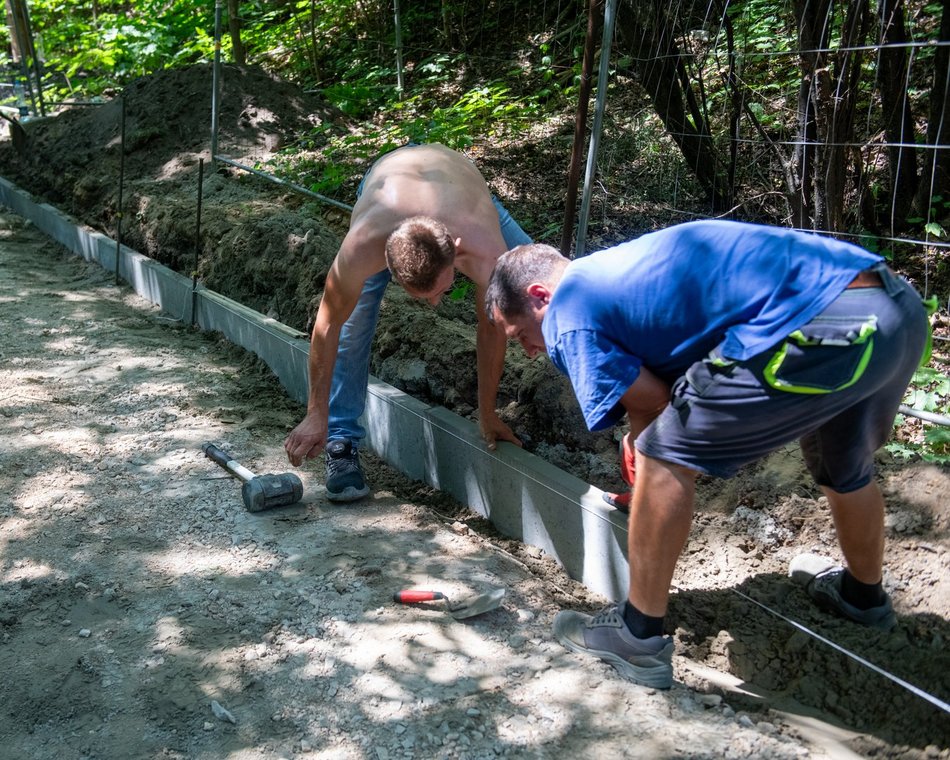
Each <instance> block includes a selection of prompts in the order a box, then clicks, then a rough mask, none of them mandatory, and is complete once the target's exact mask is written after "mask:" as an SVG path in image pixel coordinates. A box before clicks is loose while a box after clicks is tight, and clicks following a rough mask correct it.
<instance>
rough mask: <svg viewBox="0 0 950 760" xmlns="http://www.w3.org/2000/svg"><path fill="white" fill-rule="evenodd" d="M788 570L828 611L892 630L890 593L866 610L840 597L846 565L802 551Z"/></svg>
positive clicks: (894, 621)
mask: <svg viewBox="0 0 950 760" xmlns="http://www.w3.org/2000/svg"><path fill="white" fill-rule="evenodd" d="M788 574H789V576H790V577H791V579H792V580H793V581H795V582H796V583H799V584H801V585H802V586H804V587H805V591H806V592H807V593H808V596H810V597H811V598H812V599H813V600H814V601H815V604H817V605H818V606H819V607H820V608H821V609H823V610H825V611H826V612H832V613H834V614H836V615H839V616H841V617H844V618H847V619H848V620H851V621H854V622H855V623H860V624H861V625H866V626H868V627H869V628H876V629H877V630H879V631H890V630H891V629H892V628H893V627H894V626H895V625H897V616H896V615H895V614H894V608H893V607H892V606H891V600H890V597H888V598H886V599H885V600H884V604H881V605H878V606H877V607H871V608H870V609H867V610H862V609H859V608H857V607H855V606H854V605H853V604H849V603H848V602H846V601H845V600H844V599H843V598H842V597H841V579H842V577H843V576H844V568H843V567H840V566H838V565H835V564H834V563H832V562H831V560H829V559H826V558H824V557H821V556H820V555H817V554H801V555H799V556H797V557H795V558H794V559H793V560H792V562H791V564H790V565H789V569H788Z"/></svg>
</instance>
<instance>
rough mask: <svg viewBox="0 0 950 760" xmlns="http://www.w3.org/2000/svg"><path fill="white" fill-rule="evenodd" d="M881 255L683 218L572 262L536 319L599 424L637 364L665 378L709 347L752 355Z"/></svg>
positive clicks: (587, 414)
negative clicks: (675, 223) (679, 221)
mask: <svg viewBox="0 0 950 760" xmlns="http://www.w3.org/2000/svg"><path fill="white" fill-rule="evenodd" d="M880 260H881V257H880V256H877V255H875V254H872V253H869V252H867V251H865V250H863V249H862V248H858V247H857V246H855V245H852V244H850V243H845V242H842V241H840V240H835V239H834V238H829V237H824V236H820V235H815V234H811V233H805V232H797V231H794V230H788V229H782V228H779V227H767V226H764V225H757V224H746V223H743V222H731V221H719V220H715V221H700V222H689V223H687V224H680V225H676V226H674V227H669V228H667V229H665V230H661V231H659V232H654V233H650V234H648V235H644V236H643V237H640V238H637V239H636V240H632V241H630V242H628V243H623V244H621V245H618V246H615V247H613V248H608V249H607V250H604V251H600V252H598V253H593V254H591V255H589V256H585V257H583V258H581V259H577V260H576V261H573V262H571V264H570V265H569V266H568V267H567V269H566V270H565V272H564V276H563V277H562V279H561V281H560V284H559V285H558V287H557V289H556V290H555V292H554V295H553V297H552V298H551V302H550V303H549V304H548V308H547V313H546V314H545V316H544V321H543V323H542V325H541V329H542V333H543V335H544V342H545V344H546V346H547V350H548V355H549V356H550V357H551V361H553V362H554V365H555V366H556V367H557V368H558V369H559V370H560V371H561V372H563V373H564V374H566V375H567V376H568V377H569V378H570V380H571V384H572V385H573V386H574V393H575V395H576V396H577V400H578V402H579V403H580V406H581V411H582V412H583V414H584V419H585V421H586V422H587V426H588V427H589V428H590V429H591V430H600V429H602V428H605V427H608V426H610V425H613V424H615V423H616V422H617V421H618V420H619V419H620V417H621V416H622V415H623V409H622V407H620V406H619V401H620V398H621V397H622V396H623V394H624V393H625V392H626V391H627V389H628V388H629V387H630V386H631V385H632V384H633V382H634V380H636V379H637V376H638V375H639V374H640V367H641V366H645V367H646V368H647V369H649V370H650V371H652V372H653V373H654V374H656V375H658V376H659V377H660V378H662V379H663V380H664V381H666V382H667V383H669V384H672V383H673V382H674V381H675V380H677V379H678V378H679V377H681V376H682V375H683V374H684V373H685V372H686V370H687V368H689V366H690V365H691V364H693V362H695V361H698V360H701V359H703V358H705V357H706V356H707V355H708V354H709V352H710V351H711V350H712V349H713V348H715V347H716V346H720V349H719V351H720V353H721V354H722V355H723V356H724V357H727V358H730V359H737V360H744V359H748V358H749V357H752V356H755V355H756V354H758V353H761V352H762V351H764V350H766V349H767V348H769V347H770V346H773V345H775V344H776V343H778V342H779V341H780V340H781V339H782V338H784V337H785V336H787V335H788V334H789V333H791V332H793V331H794V330H797V329H798V328H799V327H801V326H803V325H805V324H807V323H808V322H809V321H810V320H811V319H812V318H813V317H815V316H817V315H818V314H820V313H821V312H822V311H824V309H825V307H827V306H828V305H829V304H830V303H831V302H832V301H834V300H835V298H837V297H838V295H839V294H840V293H841V292H842V291H843V290H844V289H845V288H846V287H847V285H848V284H849V283H850V282H851V280H853V279H854V276H855V275H856V274H857V273H858V272H860V271H861V270H864V269H867V268H869V267H871V266H873V265H874V264H875V263H876V262H878V261H880ZM720 344H721V345H720Z"/></svg>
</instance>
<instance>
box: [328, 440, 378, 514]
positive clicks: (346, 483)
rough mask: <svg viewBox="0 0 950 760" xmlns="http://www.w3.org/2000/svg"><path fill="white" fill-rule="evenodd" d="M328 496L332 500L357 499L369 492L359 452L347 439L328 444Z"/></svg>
mask: <svg viewBox="0 0 950 760" xmlns="http://www.w3.org/2000/svg"><path fill="white" fill-rule="evenodd" d="M326 455H327V457H326V458H327V498H328V499H329V500H330V501H356V500H357V499H362V498H363V497H364V496H366V494H368V493H369V486H368V485H366V478H365V477H363V468H362V467H360V457H359V452H358V451H357V450H356V449H355V448H353V444H352V443H350V442H349V441H346V440H336V441H330V442H329V443H328V444H327V449H326Z"/></svg>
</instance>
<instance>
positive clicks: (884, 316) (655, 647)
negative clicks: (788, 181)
mask: <svg viewBox="0 0 950 760" xmlns="http://www.w3.org/2000/svg"><path fill="white" fill-rule="evenodd" d="M486 310H487V312H488V314H489V315H490V317H491V318H493V319H494V321H495V322H496V324H499V325H500V326H502V327H503V328H504V330H505V332H506V334H507V335H508V337H509V338H511V339H515V340H518V341H520V343H521V344H522V346H523V347H524V349H525V351H526V352H527V353H528V354H529V355H534V354H537V353H539V352H546V353H547V354H548V355H549V356H550V358H551V360H552V361H553V363H554V364H555V366H556V367H557V368H558V369H559V370H561V371H562V372H564V373H565V374H566V375H567V376H568V377H569V378H570V381H571V384H572V385H573V388H574V392H575V395H576V396H577V399H578V402H579V403H580V407H581V410H582V412H583V414H584V418H585V420H586V423H587V425H588V427H589V428H590V429H591V430H600V429H603V428H606V427H609V426H611V425H614V424H616V423H618V422H620V421H621V420H622V418H623V416H624V415H626V417H627V419H628V420H629V423H630V433H629V439H628V440H627V441H625V445H624V446H623V447H622V460H623V461H622V463H621V466H622V468H623V469H624V470H625V471H626V472H625V474H626V478H627V480H628V482H633V479H634V474H635V478H636V480H635V487H634V489H633V496H632V500H631V503H630V516H629V533H628V547H627V549H628V560H629V567H630V579H629V583H630V585H629V593H628V598H627V600H626V601H625V602H622V603H620V604H618V605H616V606H612V607H609V608H608V609H606V610H604V611H603V612H601V613H600V614H598V615H596V616H593V617H591V616H588V615H583V614H581V613H578V612H574V611H562V612H560V613H559V614H558V616H557V618H556V619H555V623H554V633H555V635H556V637H557V638H558V639H559V641H560V642H561V643H562V644H563V645H564V646H566V647H567V648H569V649H571V650H573V651H576V652H582V653H587V654H591V655H593V656H595V657H599V658H601V659H603V660H605V661H607V662H609V663H610V664H611V665H613V666H614V667H615V668H617V669H618V670H619V671H620V673H621V674H622V675H624V676H625V677H627V678H629V679H630V680H633V681H635V682H637V683H641V684H645V685H648V686H653V687H657V688H668V687H669V686H670V685H671V683H672V677H673V675H672V653H673V642H672V640H671V639H670V638H669V637H668V636H665V635H664V616H665V614H666V612H667V602H668V598H669V593H670V583H671V581H672V578H673V573H674V569H675V566H676V562H677V560H678V558H679V555H680V553H681V551H682V549H683V547H684V545H685V543H686V539H687V535H688V533H689V530H690V523H691V519H692V514H693V502H694V489H695V480H696V476H697V474H699V473H703V474H706V475H711V476H717V477H723V478H728V477H730V476H732V475H734V474H735V473H736V471H737V470H738V469H739V468H740V467H741V466H742V465H744V464H747V463H749V462H752V461H755V460H757V459H759V458H761V457H764V456H765V455H767V454H768V453H770V452H772V451H774V450H776V449H778V448H780V447H781V446H784V445H786V444H788V443H789V442H793V441H796V440H797V441H799V442H800V445H801V449H802V452H803V454H804V459H805V463H806V465H807V467H808V470H809V471H810V473H811V475H812V476H813V477H814V479H815V481H816V483H817V484H818V485H819V486H820V487H821V490H822V492H823V493H824V494H825V496H826V497H827V499H828V503H829V505H830V509H831V514H832V517H833V519H834V524H835V528H836V531H837V537H838V542H839V545H840V548H841V552H842V554H843V556H844V559H845V567H843V568H842V567H834V566H833V563H827V564H820V565H817V566H816V564H815V563H814V562H813V561H807V560H806V561H803V562H793V566H792V568H791V571H792V572H791V574H792V576H793V578H795V579H796V580H798V581H799V582H802V583H803V584H805V586H806V589H807V592H808V593H809V595H810V596H811V597H812V598H813V599H814V600H815V601H816V602H817V603H818V604H819V605H820V606H822V607H823V608H825V609H827V610H830V611H832V612H834V613H836V614H839V615H842V616H844V617H846V618H849V619H851V620H853V621H856V622H858V623H861V624H863V625H867V626H871V627H874V628H879V629H884V630H889V629H890V628H892V627H893V626H894V625H895V622H896V620H895V616H894V611H893V608H892V606H891V602H890V599H889V598H888V595H887V593H886V592H885V591H884V589H883V586H882V583H881V580H882V566H883V555H884V501H883V498H882V496H881V492H880V490H879V489H878V487H877V485H876V484H875V482H874V480H873V473H874V461H873V460H874V452H875V451H876V450H877V449H878V448H879V447H880V446H881V445H882V444H883V443H884V441H885V440H886V438H887V437H888V435H889V433H890V431H891V428H892V426H893V422H894V417H895V414H896V412H897V408H898V405H899V403H900V401H901V399H902V397H903V395H904V392H905V390H906V387H907V384H908V382H909V381H910V378H911V376H912V375H913V373H914V370H915V368H916V367H917V366H918V363H919V362H920V360H921V356H922V353H923V351H924V347H925V344H926V342H927V336H928V320H927V316H926V310H925V309H924V308H923V306H922V304H921V299H920V296H919V295H918V294H917V293H916V292H915V291H914V290H913V288H912V287H911V286H910V285H908V284H907V283H906V282H905V281H904V280H902V279H900V278H899V277H897V276H896V275H895V274H894V273H893V272H891V270H890V269H888V268H887V266H885V265H884V264H883V262H882V260H881V257H880V256H877V255H875V254H872V253H869V252H867V251H865V250H863V249H861V248H858V247H856V246H854V245H851V244H849V243H845V242H841V241H839V240H835V239H832V238H829V237H822V236H819V235H815V234H808V233H803V232H795V231H791V230H787V229H779V228H774V227H767V226H760V225H752V224H744V223H739V222H731V221H700V222H691V223H688V224H682V225H677V226H674V227H670V228H669V229H665V230H662V231H659V232H655V233H652V234H648V235H644V236H643V237H641V238H638V239H636V240H633V241H631V242H628V243H624V244H622V245H618V246H616V247H614V248H610V249H608V250H605V251H601V252H599V253H595V254H592V255H590V256H586V257H584V258H581V259H578V260H576V261H569V260H568V259H565V258H563V257H562V256H561V255H560V254H559V253H558V252H557V251H556V250H554V249H553V248H550V247H548V246H543V245H530V246H523V247H520V248H516V249H514V250H512V251H509V252H508V253H506V254H505V255H504V256H502V257H501V258H500V259H499V261H498V264H497V266H496V268H495V271H494V273H493V275H492V278H491V281H490V283H489V287H488V292H487V296H486ZM805 556H806V558H807V556H808V555H805ZM796 559H798V558H796Z"/></svg>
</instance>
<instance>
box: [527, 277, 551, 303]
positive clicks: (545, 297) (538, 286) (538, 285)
mask: <svg viewBox="0 0 950 760" xmlns="http://www.w3.org/2000/svg"><path fill="white" fill-rule="evenodd" d="M528 295H529V296H531V298H533V299H534V300H536V301H538V302H539V303H538V305H539V306H547V304H548V302H549V301H550V300H551V290H550V288H548V286H547V285H545V284H544V283H543V282H532V283H531V284H530V285H529V286H528Z"/></svg>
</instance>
